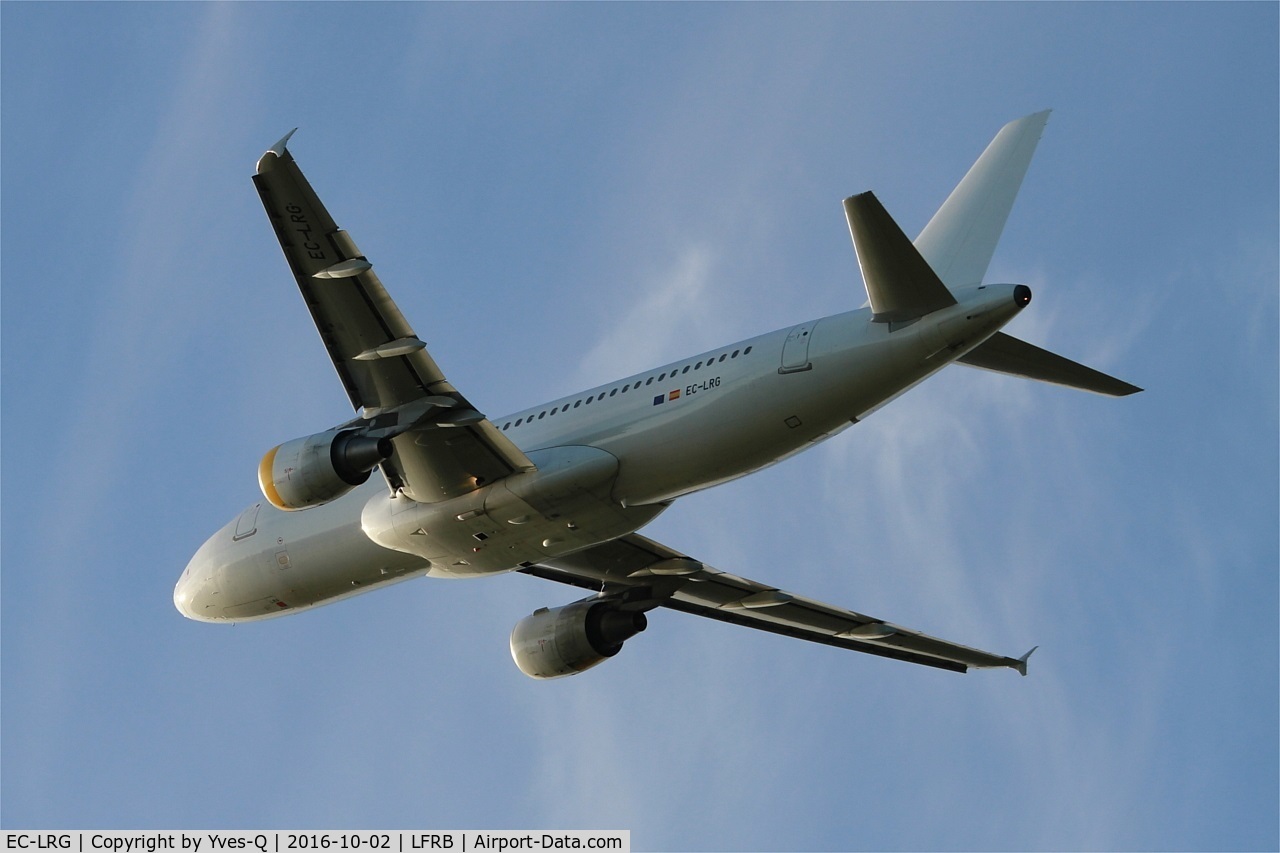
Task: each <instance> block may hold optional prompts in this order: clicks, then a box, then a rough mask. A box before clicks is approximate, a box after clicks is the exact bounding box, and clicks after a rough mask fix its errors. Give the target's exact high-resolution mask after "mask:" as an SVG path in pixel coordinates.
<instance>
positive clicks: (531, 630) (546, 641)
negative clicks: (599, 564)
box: [511, 598, 649, 678]
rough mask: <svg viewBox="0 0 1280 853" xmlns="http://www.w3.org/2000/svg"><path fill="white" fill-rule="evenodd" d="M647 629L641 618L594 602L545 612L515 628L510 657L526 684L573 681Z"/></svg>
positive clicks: (543, 610)
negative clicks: (565, 678)
mask: <svg viewBox="0 0 1280 853" xmlns="http://www.w3.org/2000/svg"><path fill="white" fill-rule="evenodd" d="M648 625H649V620H648V618H647V617H646V616H645V615H644V613H642V612H640V611H638V610H620V609H618V607H617V606H616V605H615V604H613V603H612V602H608V601H601V600H599V599H595V598H588V599H584V600H582V601H575V602H574V603H573V604H566V605H565V606H564V607H557V608H555V609H554V610H553V609H550V608H546V607H543V608H540V609H538V610H535V611H534V612H533V614H532V615H530V616H526V617H525V618H523V619H521V620H520V621H519V622H517V623H516V627H515V628H514V629H513V630H512V631H511V657H512V658H513V659H514V660H515V662H516V666H518V667H520V671H521V672H523V673H524V674H525V675H527V676H529V677H530V678H559V677H560V676H562V675H573V674H574V673H575V672H583V671H584V670H588V669H590V668H591V667H593V666H595V665H596V664H598V663H600V661H602V660H604V659H605V658H611V657H613V656H614V655H616V654H617V653H618V652H619V651H621V650H622V644H623V642H625V641H626V640H629V639H630V638H632V637H634V636H635V635H636V634H639V633H640V632H641V631H643V630H644V629H645V628H646V627H648Z"/></svg>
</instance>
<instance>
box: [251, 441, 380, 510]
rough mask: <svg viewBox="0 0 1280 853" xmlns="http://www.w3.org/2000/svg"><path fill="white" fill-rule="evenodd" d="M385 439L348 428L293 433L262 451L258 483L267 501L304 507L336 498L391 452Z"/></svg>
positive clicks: (288, 507) (285, 506) (292, 507)
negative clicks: (302, 435)
mask: <svg viewBox="0 0 1280 853" xmlns="http://www.w3.org/2000/svg"><path fill="white" fill-rule="evenodd" d="M391 451H392V447H391V439H389V438H369V437H368V436H363V435H360V434H359V433H357V432H352V431H350V430H347V431H345V432H344V431H342V430H336V429H333V430H329V431H328V432H321V433H317V434H315V435H309V436H307V437H306V438H295V439H294V440H293V441H286V442H285V443H284V444H281V445H278V446H277V447H275V448H273V449H271V450H269V451H267V455H266V456H263V457H262V463H261V464H260V465H259V466H258V485H259V486H260V487H261V488H262V494H263V495H264V496H266V499H267V500H269V501H271V504H272V506H275V507H277V508H279V509H284V510H295V509H306V508H307V507H312V506H319V505H320V504H324V503H328V502H329V501H331V500H333V499H334V498H339V497H342V496H343V495H344V494H346V493H347V492H349V491H351V490H352V489H354V488H355V487H356V486H358V485H360V484H361V483H363V482H364V481H365V480H368V479H369V472H370V471H372V470H373V469H374V468H376V467H377V466H378V463H380V462H381V461H382V460H384V459H386V458H388V457H389V456H391Z"/></svg>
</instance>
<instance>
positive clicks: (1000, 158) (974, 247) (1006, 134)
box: [915, 110, 1050, 290]
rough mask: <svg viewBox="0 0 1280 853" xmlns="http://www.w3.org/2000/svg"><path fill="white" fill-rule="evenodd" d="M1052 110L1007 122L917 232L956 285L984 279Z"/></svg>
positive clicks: (930, 257)
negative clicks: (931, 216) (931, 217)
mask: <svg viewBox="0 0 1280 853" xmlns="http://www.w3.org/2000/svg"><path fill="white" fill-rule="evenodd" d="M1049 112H1050V111H1049V110H1045V111H1044V112H1039V113H1036V114H1035V115H1029V116H1026V117H1024V118H1020V119H1017V120H1016V121H1011V122H1009V123H1008V124H1006V125H1005V126H1004V127H1002V128H1001V129H1000V132H999V133H997V134H996V137H995V139H993V140H991V144H990V145H988V146H987V150H985V151H983V152H982V156H981V157H979V158H978V160H977V162H976V163H974V164H973V167H972V168H970V169H969V172H968V173H967V174H966V175H965V176H964V179H963V180H961V181H960V183H959V184H958V185H957V186H956V188H955V189H954V190H953V191H952V192H951V195H950V196H948V197H947V200H946V201H945V202H943V204H942V207H940V208H938V212H937V213H935V214H934V215H933V219H931V220H929V224H928V225H926V226H925V227H924V230H923V231H921V232H920V236H919V237H917V238H916V241H915V246H916V248H917V249H919V250H920V254H921V255H923V256H924V258H925V260H927V261H928V262H929V266H931V267H933V270H934V272H936V273H937V274H938V277H939V278H940V279H942V280H943V282H945V283H946V285H947V287H949V288H951V289H952V290H955V289H956V288H960V287H966V286H968V285H972V284H981V283H982V277H983V276H984V275H986V272H987V267H988V266H989V265H990V264H991V255H992V254H994V252H995V250H996V243H997V242H998V241H999V240H1000V234H1001V232H1002V231H1004V224H1005V221H1006V220H1008V218H1009V211H1010V210H1011V209H1012V208H1013V200H1014V199H1015V198H1016V197H1017V195H1018V190H1019V189H1020V188H1021V187H1022V178H1023V177H1024V176H1025V175H1026V174H1027V167H1028V166H1030V165H1031V155H1033V154H1035V152H1036V145H1037V144H1039V142H1040V136H1041V134H1042V133H1044V127H1045V124H1046V123H1047V122H1048V121H1049Z"/></svg>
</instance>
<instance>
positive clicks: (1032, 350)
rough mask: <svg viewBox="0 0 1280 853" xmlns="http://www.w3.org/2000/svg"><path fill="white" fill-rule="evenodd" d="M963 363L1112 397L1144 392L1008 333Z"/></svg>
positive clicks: (965, 357) (993, 338) (991, 340)
mask: <svg viewBox="0 0 1280 853" xmlns="http://www.w3.org/2000/svg"><path fill="white" fill-rule="evenodd" d="M960 363H961V364H967V365H969V366H970V367H981V368H983V369H984V370H994V371H997V372H998V373H1011V374H1013V375H1014V376H1023V377H1026V378H1027V379H1038V380H1039V381H1041V382H1052V383H1053V384H1054V385H1066V386H1067V387H1069V388H1079V389H1080V390H1082V391H1092V392H1094V393H1095V394H1107V395H1109V396H1111V397H1124V396H1126V395H1129V394H1136V393H1137V392H1139V391H1141V390H1142V389H1141V388H1139V387H1138V386H1136V385H1130V384H1129V383H1128V382H1123V381H1121V380H1119V379H1116V378H1115V377H1114V376H1108V375H1107V374H1105V373H1102V372H1101V371H1097V370H1094V369H1093V368H1092V367H1085V366H1084V365H1083V364H1079V363H1077V362H1074V361H1072V360H1071V359H1069V358H1063V357H1062V356H1060V355H1057V354H1055V353H1051V352H1049V351H1048V350H1044V349H1040V347H1038V346H1035V345H1034V344H1029V343H1027V342H1026V341H1020V340H1018V339H1017V338H1015V337H1013V336H1012V335H1006V334H1005V333H1004V332H996V333H995V334H994V335H993V336H991V337H990V338H988V339H987V340H986V341H984V342H983V343H982V344H981V345H979V346H978V347H976V348H974V349H973V350H970V351H969V352H968V353H967V354H966V355H963V356H961V357H960Z"/></svg>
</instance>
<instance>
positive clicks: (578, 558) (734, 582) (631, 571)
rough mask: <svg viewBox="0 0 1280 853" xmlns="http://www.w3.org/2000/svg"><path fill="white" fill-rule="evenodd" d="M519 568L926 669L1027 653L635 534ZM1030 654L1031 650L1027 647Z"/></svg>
mask: <svg viewBox="0 0 1280 853" xmlns="http://www.w3.org/2000/svg"><path fill="white" fill-rule="evenodd" d="M520 571H522V572H524V573H525V574H528V575H532V576H534V577H540V578H544V579H546V580H553V581H558V582H560V583H565V584H570V585H572V586H577V587H581V588H583V589H591V590H596V591H599V592H600V594H601V595H602V596H606V597H614V598H617V599H619V600H621V601H622V602H623V606H624V607H630V608H633V609H638V610H648V609H652V608H654V607H667V608H670V609H672V610H680V611H683V612H685V613H692V614H694V615H696V616H706V617H708V618H710V619H718V620H719V621H721V622H729V623H732V624H734V625H743V626H745V627H748V628H757V629H759V630H761V631H769V632H771V633H774V634H782V635H784V636H787V637H795V638H797V639H801V640H809V641H811V642H815V643H823V644H825V645H828V646H836V647H838V648H842V649H850V650H852V651H856V652H865V653H867V654H872V655H880V656H881V657H887V658H894V659H896V660H901V661H907V662H909V663H918V664H924V665H925V666H934V667H938V668H939V669H948V670H952V671H953V672H965V671H966V670H968V669H969V668H970V667H977V668H991V667H1008V668H1010V669H1014V670H1017V671H1018V672H1020V673H1022V674H1023V675H1026V674H1027V658H1028V657H1029V656H1030V654H1031V652H1027V654H1026V655H1023V656H1022V657H1021V658H1010V657H1004V656H1003V655H997V654H992V653H991V652H984V651H980V650H979V649H973V648H970V647H968V646H962V645H960V644H959V643H953V642H950V641H948V640H940V639H938V638H937V637H930V636H928V635H927V634H922V633H920V632H919V631H913V630H911V629H910V628H904V627H902V626H901V625H894V624H891V623H889V622H885V621H884V620H882V619H877V618H875V617H873V616H867V615H865V614H862V613H857V612H855V611H852V610H846V609H844V608H842V607H835V606H833V605H830V604H824V603H822V602H821V601H815V600H813V599H811V598H805V597H803V596H799V595H794V594H792V593H789V592H783V591H782V590H780V589H777V588H775V587H772V586H769V585H767V584H762V583H760V582H758V581H753V580H748V579H747V578H743V577H738V576H737V575H731V574H729V573H728V572H722V571H719V570H718V569H713V568H711V567H710V566H707V565H704V564H703V563H700V562H698V561H696V560H692V559H690V558H689V557H687V556H685V555H683V554H681V553H680V552H678V551H674V550H672V549H671V548H668V547H667V546H665V545H662V544H660V543H658V542H655V541H653V540H652V539H648V538H646V537H644V536H640V535H639V534H635V533H633V534H630V535H628V536H623V537H621V538H620V539H615V540H613V541H611V542H605V543H603V544H600V545H596V546H594V547H592V548H588V549H586V550H584V551H578V552H577V553H574V554H570V555H568V556H565V557H558V558H556V559H554V560H548V561H546V562H544V563H540V564H538V565H536V566H530V567H527V568H524V569H521V570H520ZM1032 651H1035V650H1034V649H1032Z"/></svg>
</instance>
